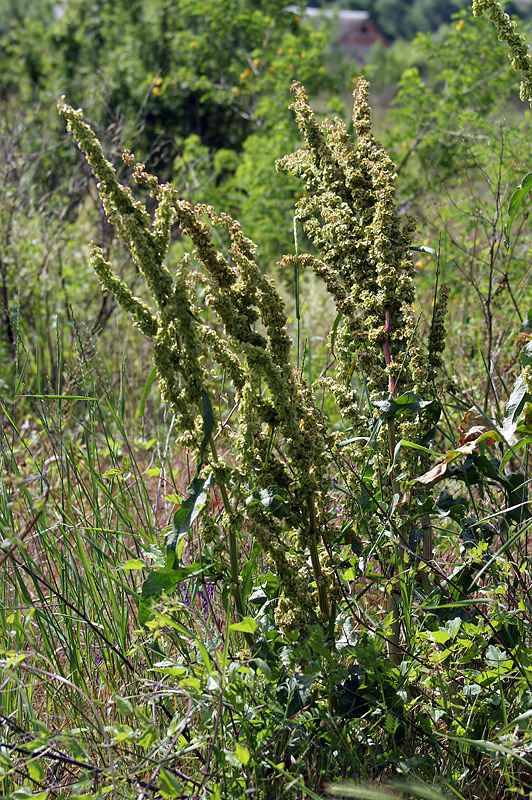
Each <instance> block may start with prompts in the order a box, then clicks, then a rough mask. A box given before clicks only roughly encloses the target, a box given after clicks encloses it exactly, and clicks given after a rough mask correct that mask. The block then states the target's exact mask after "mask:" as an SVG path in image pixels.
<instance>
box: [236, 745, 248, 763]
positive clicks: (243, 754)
mask: <svg viewBox="0 0 532 800" xmlns="http://www.w3.org/2000/svg"><path fill="white" fill-rule="evenodd" d="M235 756H236V757H237V758H238V760H239V761H240V763H241V764H243V765H244V766H246V764H247V763H248V761H249V759H250V758H251V756H250V752H249V750H248V749H247V747H242V745H241V744H239V742H237V743H236V745H235Z"/></svg>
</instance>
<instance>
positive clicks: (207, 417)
mask: <svg viewBox="0 0 532 800" xmlns="http://www.w3.org/2000/svg"><path fill="white" fill-rule="evenodd" d="M201 402H202V412H201V414H202V417H203V439H202V440H201V445H200V451H199V457H198V460H199V463H200V465H201V464H203V457H204V455H205V451H206V449H207V447H208V446H209V442H210V441H211V436H212V432H213V430H214V414H213V413H212V403H211V399H210V397H209V395H208V394H207V392H205V391H204V390H203V389H202V390H201Z"/></svg>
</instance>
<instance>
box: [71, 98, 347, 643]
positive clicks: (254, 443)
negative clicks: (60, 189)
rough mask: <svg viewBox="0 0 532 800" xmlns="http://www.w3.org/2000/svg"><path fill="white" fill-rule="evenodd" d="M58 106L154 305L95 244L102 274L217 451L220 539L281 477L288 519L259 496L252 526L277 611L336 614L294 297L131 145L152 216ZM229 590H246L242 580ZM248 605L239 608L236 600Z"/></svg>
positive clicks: (305, 617) (161, 373)
mask: <svg viewBox="0 0 532 800" xmlns="http://www.w3.org/2000/svg"><path fill="white" fill-rule="evenodd" d="M59 111H60V113H61V114H62V115H63V116H64V117H65V119H66V120H67V126H68V129H69V130H70V131H71V132H72V134H73V136H74V138H75V140H76V142H77V144H78V147H79V148H80V150H81V151H82V152H83V153H84V155H85V157H86V158H87V161H88V162H89V164H90V165H91V167H92V169H93V172H94V174H95V176H96V178H97V179H98V182H99V183H98V188H99V192H100V195H101V198H102V203H103V206H104V209H105V211H106V213H107V216H108V219H109V221H110V222H111V223H112V224H113V225H114V226H115V228H116V230H117V233H118V235H119V236H120V238H121V239H122V241H123V242H124V243H125V245H126V246H127V248H128V249H129V251H130V253H131V255H132V258H133V261H134V263H135V266H136V267H137V268H138V270H139V271H140V272H141V273H142V274H143V275H144V277H145V279H146V284H147V287H148V289H149V292H150V295H151V297H152V301H153V307H152V308H150V307H149V306H148V305H146V304H145V303H144V302H143V301H142V300H140V299H139V298H137V297H135V296H134V295H133V293H132V292H131V291H130V289H129V287H128V286H127V285H126V284H125V283H124V282H123V281H122V280H121V279H120V278H119V276H117V275H116V274H115V273H114V272H113V269H112V267H111V265H110V263H109V262H108V261H106V260H105V259H104V256H103V253H102V250H101V249H100V248H99V247H97V246H95V245H92V247H91V264H92V266H93V268H94V270H95V271H96V274H97V276H98V278H99V280H100V282H101V284H102V286H103V287H104V288H105V289H106V290H108V291H110V292H112V293H113V295H114V296H115V298H116V300H117V302H118V303H119V304H120V306H121V307H122V308H123V309H124V310H125V311H127V312H128V313H129V314H130V315H131V317H132V319H133V322H134V324H135V325H136V326H137V327H138V328H139V329H140V330H141V331H142V333H143V334H144V335H145V336H147V337H149V338H151V339H152V341H153V355H154V362H155V366H156V369H157V373H158V377H159V382H160V387H161V394H162V397H163V399H164V401H165V402H166V403H168V405H169V406H170V408H171V410H172V412H173V413H174V414H175V416H176V419H177V424H178V428H179V430H180V432H181V441H182V442H183V443H184V444H185V445H186V446H187V447H189V448H196V452H199V453H200V455H201V458H199V459H198V460H203V461H204V462H207V463H206V465H207V466H208V467H209V468H210V469H211V470H212V471H213V473H214V476H215V480H216V483H217V484H218V485H219V486H220V489H221V491H222V495H223V498H224V511H223V514H222V516H221V522H220V521H217V524H216V525H213V523H212V520H211V521H210V522H209V523H206V529H208V531H209V538H210V540H211V541H212V539H213V538H214V535H213V529H215V528H216V527H217V526H218V525H220V527H221V529H222V531H225V532H227V531H229V533H230V536H232V537H233V540H232V541H233V542H234V541H235V537H236V531H237V530H240V529H241V527H242V515H243V512H242V511H241V510H240V509H242V507H243V501H244V500H245V499H246V498H248V496H249V494H250V491H252V490H253V489H255V491H256V492H259V493H260V491H261V490H262V491H266V492H268V491H270V492H271V491H273V490H272V487H275V492H280V493H281V496H282V497H285V498H286V503H285V513H284V514H283V517H284V519H283V520H282V521H281V520H280V519H278V518H276V517H275V516H273V515H272V514H271V513H269V512H267V511H266V510H265V509H264V507H263V505H261V503H250V504H249V510H248V512H247V515H248V522H247V525H248V529H249V530H250V531H252V533H253V534H254V535H255V537H256V538H257V540H258V541H259V542H260V544H261V545H262V547H263V549H264V551H265V552H266V553H267V554H268V555H269V556H270V558H271V559H272V561H273V563H274V564H275V567H276V571H277V575H278V579H279V583H280V586H281V589H282V595H281V599H280V602H279V605H278V612H277V618H278V621H279V623H280V624H281V625H282V626H287V627H293V626H294V625H296V626H297V625H300V626H301V625H305V624H306V623H307V622H308V621H309V620H311V619H312V618H314V617H316V616H320V617H321V618H322V619H325V617H327V616H328V593H329V591H330V588H331V585H332V570H331V567H330V563H329V556H328V554H327V553H328V550H327V543H328V541H329V539H330V536H331V532H332V528H331V524H330V516H331V515H330V511H329V507H328V503H327V489H328V485H329V484H328V481H329V477H328V464H329V448H328V442H327V433H326V427H325V422H324V420H323V418H322V415H321V412H320V411H319V409H318V408H317V407H316V405H315V404H314V402H313V399H312V396H311V394H310V392H309V391H308V388H307V387H306V385H305V383H304V380H303V378H302V377H301V375H300V374H299V372H298V371H297V370H295V369H294V368H293V367H292V365H291V361H290V354H291V347H292V343H291V340H290V337H289V335H288V333H287V329H286V324H287V318H286V314H285V310H284V306H283V301H282V300H281V298H280V296H279V295H278V293H277V291H276V289H275V287H274V285H273V283H272V281H271V280H270V279H268V278H267V277H265V276H264V275H262V273H261V271H260V269H259V267H258V266H257V263H256V261H255V255H256V248H255V246H254V244H253V243H252V242H251V241H250V240H249V239H247V238H246V237H245V236H244V234H243V232H242V229H241V226H240V224H239V223H238V222H236V221H235V220H233V219H231V217H229V216H228V215H226V214H216V213H215V212H214V210H213V209H212V208H211V207H207V206H197V207H195V208H194V207H192V206H191V205H190V203H188V202H187V201H185V200H182V199H180V198H179V196H178V194H177V192H176V190H175V189H174V188H173V187H172V186H171V185H170V184H159V182H158V180H157V178H155V177H154V176H153V175H149V174H148V173H147V172H146V170H145V168H144V165H142V164H135V161H134V158H133V156H132V154H131V153H129V152H128V151H125V153H124V156H123V157H124V161H125V163H126V164H127V165H129V166H131V167H132V168H133V174H134V178H135V180H136V182H137V183H140V184H143V185H145V186H147V188H148V189H149V190H150V193H151V196H152V198H153V199H154V200H155V202H156V210H155V213H154V216H153V220H152V219H151V218H150V215H149V214H148V212H147V211H146V209H145V207H144V206H143V205H142V204H141V203H140V202H138V201H136V200H135V199H134V198H133V195H132V193H131V191H130V189H128V188H127V187H124V186H122V185H121V184H120V183H119V181H118V180H117V177H116V171H115V170H114V168H113V167H112V165H111V164H110V163H109V162H108V161H107V160H106V159H105V157H104V155H103V152H102V148H101V145H100V143H99V142H98V140H97V138H96V136H95V135H94V133H93V131H92V130H91V129H90V127H89V126H88V125H87V124H86V123H85V122H84V121H83V115H82V112H81V111H80V110H74V109H72V108H70V107H69V106H68V105H66V104H65V103H64V102H63V101H60V103H59ZM202 218H207V220H208V223H209V224H207V223H206V222H204V221H203V220H202ZM175 221H178V222H179V225H180V227H181V231H182V233H183V234H184V235H185V236H188V237H189V238H190V240H191V242H192V245H193V253H192V256H193V258H194V259H195V260H196V261H197V262H198V264H199V265H200V266H201V267H202V270H203V274H202V277H201V278H200V280H201V281H202V282H203V284H204V286H205V302H206V305H207V306H208V309H209V310H210V311H207V309H206V308H203V309H202V308H199V307H198V305H197V302H196V300H195V299H194V298H195V297H196V287H195V285H194V283H193V280H192V277H191V275H192V270H191V269H190V255H185V256H184V257H183V258H182V259H181V262H180V264H179V266H178V269H177V272H176V274H175V275H172V274H171V273H170V271H169V270H168V268H167V267H166V265H165V258H166V257H167V254H168V250H169V247H170V237H171V230H172V226H173V224H174V222H175ZM213 226H215V227H218V228H222V229H224V230H225V231H226V233H227V235H228V237H229V242H230V246H229V254H228V256H226V255H224V254H223V253H221V252H220V251H219V249H218V248H217V246H216V245H215V243H214V240H213V236H212V227H213ZM211 312H214V314H215V318H216V319H217V321H218V322H217V325H215V326H213V325H212V324H211V325H209V324H207V321H206V317H207V316H208V314H209V313H211ZM220 325H221V327H222V329H223V335H220V331H219V327H220ZM259 327H260V330H259V329H258V328H259ZM215 364H218V366H219V368H220V371H221V372H223V373H224V374H225V376H226V378H229V379H230V381H231V384H232V389H233V392H234V404H235V407H236V408H237V409H238V411H237V413H236V414H234V415H233V416H232V424H231V426H230V427H229V426H228V427H227V428H226V429H225V432H226V433H227V435H228V436H229V438H230V444H231V451H232V452H231V454H230V455H228V456H227V457H225V458H224V456H223V455H222V456H221V457H219V456H218V454H217V453H216V450H215V448H214V445H213V443H212V442H211V445H212V446H211V449H210V450H207V452H205V446H202V430H203V419H202V407H203V405H204V402H205V398H208V399H209V400H210V398H211V396H213V395H214V394H215V393H216V381H215V380H214V379H213V376H212V372H211V369H212V366H213V365H215ZM235 462H236V465H235ZM259 496H260V494H259ZM236 508H238V509H239V511H238V512H237V511H235V509H236ZM228 549H229V546H228ZM309 554H310V561H311V564H312V567H309V564H308V561H309ZM237 557H238V551H237V549H236V547H233V549H232V581H233V583H234V584H236V583H237V582H238V568H237V565H236V564H235V559H236V558H237ZM313 582H314V586H315V588H314V589H312V588H311V587H312V584H313ZM232 588H233V590H234V592H235V598H237V597H238V586H235V585H233V587H232ZM237 609H238V610H239V611H240V613H241V612H242V608H241V607H240V608H238V602H237Z"/></svg>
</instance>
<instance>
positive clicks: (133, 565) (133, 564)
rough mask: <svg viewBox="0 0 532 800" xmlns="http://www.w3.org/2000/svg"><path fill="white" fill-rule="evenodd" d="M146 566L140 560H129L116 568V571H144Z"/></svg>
mask: <svg viewBox="0 0 532 800" xmlns="http://www.w3.org/2000/svg"><path fill="white" fill-rule="evenodd" d="M145 566H146V564H145V563H144V562H143V561H141V560H140V558H130V559H129V560H128V561H126V563H125V564H122V566H120V567H118V569H144V567H145Z"/></svg>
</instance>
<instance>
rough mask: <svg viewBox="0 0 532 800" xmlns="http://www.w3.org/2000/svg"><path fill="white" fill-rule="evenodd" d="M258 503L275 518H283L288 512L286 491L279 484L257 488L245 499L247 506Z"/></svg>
mask: <svg viewBox="0 0 532 800" xmlns="http://www.w3.org/2000/svg"><path fill="white" fill-rule="evenodd" d="M259 503H260V504H261V505H262V506H263V507H264V508H265V509H266V510H267V511H269V512H270V513H271V514H273V516H274V517H277V519H284V518H285V517H287V516H288V515H289V514H290V503H289V502H288V500H287V493H286V492H285V490H284V489H281V488H280V487H279V486H268V487H267V488H266V489H261V490H260V491H259V490H257V491H255V492H253V494H251V495H250V496H249V497H248V498H247V499H246V506H247V507H248V508H249V507H250V506H254V505H258V504H259Z"/></svg>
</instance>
